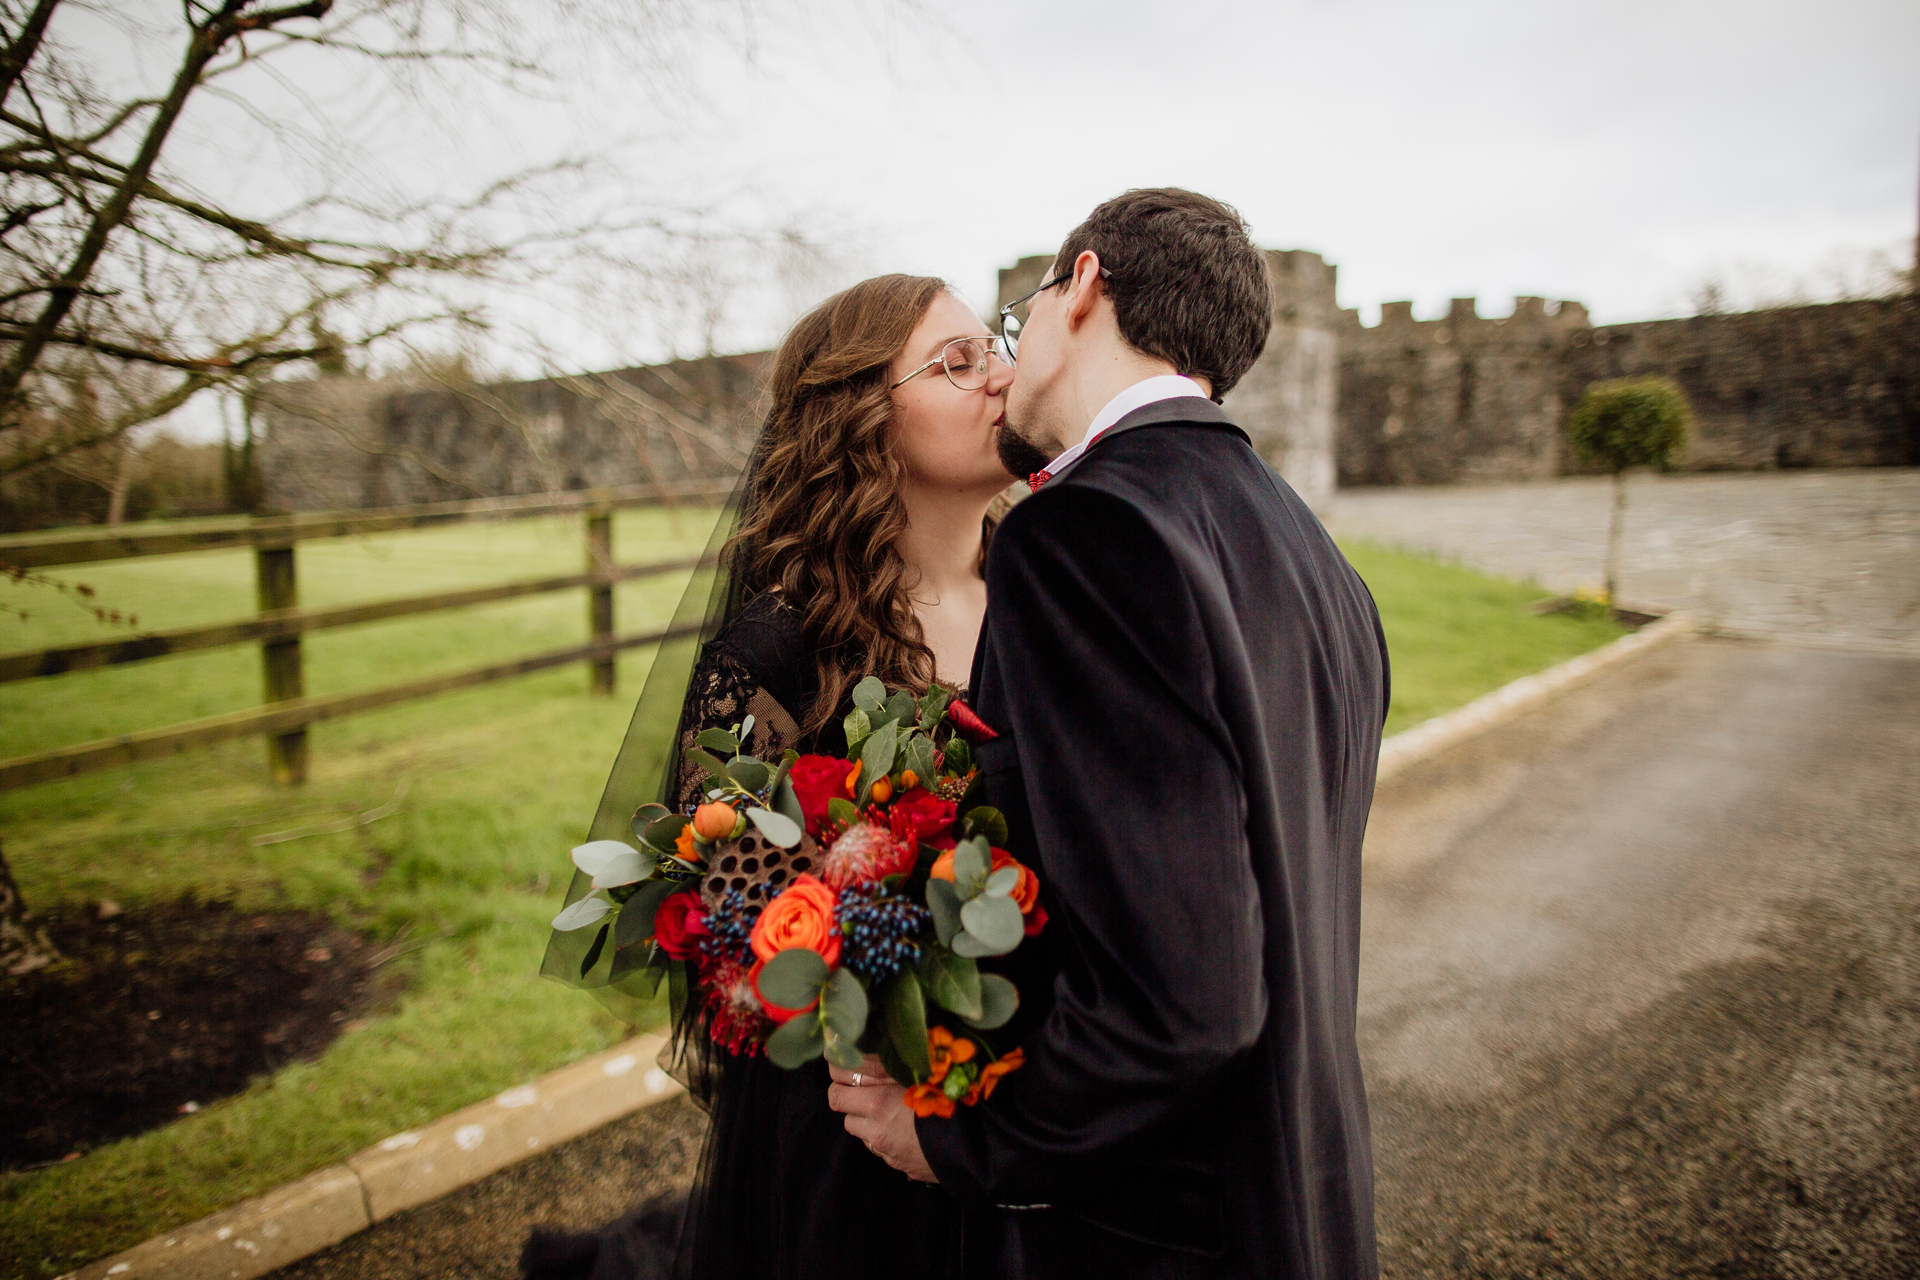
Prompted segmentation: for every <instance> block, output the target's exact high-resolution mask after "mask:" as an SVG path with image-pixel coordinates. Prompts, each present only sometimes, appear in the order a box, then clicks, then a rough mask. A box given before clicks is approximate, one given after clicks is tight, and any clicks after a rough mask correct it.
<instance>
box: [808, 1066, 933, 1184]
mask: <svg viewBox="0 0 1920 1280" xmlns="http://www.w3.org/2000/svg"><path fill="white" fill-rule="evenodd" d="M829 1071H830V1072H831V1074H832V1076H833V1083H832V1084H830V1085H828V1086H827V1105H828V1106H829V1107H832V1108H833V1109H834V1110H835V1111H838V1112H839V1113H840V1114H841V1115H843V1116H845V1117H846V1118H847V1120H846V1125H847V1132H848V1133H850V1134H852V1135H853V1136H854V1137H856V1138H858V1139H860V1141H862V1142H864V1143H866V1144H867V1150H869V1151H871V1152H873V1154H875V1155H877V1156H879V1157H880V1158H881V1159H882V1160H885V1161H886V1162H887V1163H888V1164H890V1165H892V1166H893V1167H894V1168H896V1169H898V1170H899V1171H900V1172H901V1173H904V1174H906V1175H907V1176H908V1177H909V1178H912V1179H913V1180H914V1181H915V1182H938V1181H940V1179H938V1178H936V1177H934V1176H933V1168H932V1166H930V1165H929V1164H928V1163H927V1158H926V1157H925V1156H924V1155H922V1154H920V1135H919V1134H918V1133H917V1132H915V1131H914V1127H913V1112H911V1111H909V1110H908V1109H907V1104H906V1101H905V1099H906V1093H907V1091H906V1089H904V1088H903V1087H901V1086H900V1085H897V1084H895V1083H894V1082H893V1080H892V1078H891V1077H889V1076H888V1075H887V1069H886V1068H885V1067H883V1066H881V1065H880V1059H878V1058H876V1057H874V1056H873V1055H872V1054H868V1055H867V1059H866V1061H865V1062H862V1063H861V1064H860V1069H859V1070H858V1071H845V1070H842V1069H841V1068H839V1067H830V1068H829ZM856 1079H857V1081H858V1083H855V1081H856Z"/></svg>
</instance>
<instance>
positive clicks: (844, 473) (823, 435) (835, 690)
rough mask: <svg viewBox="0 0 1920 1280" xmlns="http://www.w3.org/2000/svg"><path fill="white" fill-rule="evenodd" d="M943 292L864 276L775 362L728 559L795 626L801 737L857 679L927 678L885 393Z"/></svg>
mask: <svg viewBox="0 0 1920 1280" xmlns="http://www.w3.org/2000/svg"><path fill="white" fill-rule="evenodd" d="M946 287H947V286H946V284H945V283H944V282H943V281H940V280H936V279H932V278H930V277H927V276H907V275H888V276H876V277H875V278H873V279H871V280H865V281H862V282H861V283H859V284H857V285H854V286H853V287H852V288H851V289H847V290H845V291H844V292H842V293H837V294H835V295H834V296H833V297H831V298H828V299H827V300H826V301H825V302H823V303H821V304H820V305H819V306H817V307H815V308H814V309H813V310H812V311H811V312H809V313H808V314H807V315H806V316H805V317H803V318H802V319H801V320H800V322H799V323H798V324H796V325H794V326H793V329H792V330H791V331H790V332H789V333H788V334H787V336H786V340H785V341H783V342H782V343H781V344H780V350H779V351H777V352H776V353H775V354H774V358H773V372H772V375H771V378H770V379H769V383H768V387H767V400H768V404H769V408H768V411H767V417H766V425H765V426H764V427H763V428H762V432H761V439H760V445H759V449H758V451H757V453H758V471H757V474H756V476H755V478H754V481H753V485H752V490H751V492H750V493H749V494H748V495H747V502H746V504H745V513H744V515H743V518H742V520H741V523H740V527H739V529H738V530H737V531H736V532H735V534H734V536H733V539H732V541H731V542H730V543H729V544H728V555H729V558H730V563H731V565H732V569H733V572H734V574H735V575H736V578H737V580H738V581H739V583H740V585H741V587H742V588H743V589H744V593H745V594H746V595H747V596H753V595H757V594H759V593H760V592H762V591H773V590H778V591H780V592H781V593H782V595H783V596H784V597H785V598H786V600H787V601H788V602H790V603H791V604H792V605H793V606H794V607H795V608H797V609H799V610H800V613H801V615H802V617H803V618H804V620H805V630H806V636H807V641H808V644H809V645H810V647H811V648H812V650H813V655H814V666H815V671H816V673H817V675H818V677H819V682H820V693H819V696H818V697H817V698H816V699H815V700H814V704H813V706H812V707H810V708H807V709H805V710H804V711H802V710H801V709H800V708H795V711H796V712H797V713H799V716H800V720H801V726H802V729H803V731H804V732H806V733H808V734H811V733H814V732H816V731H818V730H819V729H820V728H821V727H822V726H824V725H826V724H827V723H828V722H829V721H831V720H832V719H833V718H834V715H835V713H836V712H837V711H838V709H839V707H840V704H841V702H842V700H843V699H844V698H845V697H846V696H847V693H848V691H849V690H850V689H851V688H852V686H853V685H854V683H855V682H856V681H858V680H859V679H860V678H861V677H862V676H865V675H876V676H879V677H880V679H881V680H883V681H885V682H886V683H887V684H888V685H889V686H890V687H894V688H906V689H912V690H914V691H916V692H923V691H925V690H926V689H927V688H928V687H929V686H930V685H931V684H932V683H933V682H934V662H933V650H931V649H929V648H928V647H927V643H926V640H925V638H924V636H923V635H922V634H921V631H920V620H919V619H918V618H917V617H916V616H915V615H914V612H913V604H912V601H911V600H909V599H908V595H907V588H908V585H909V584H908V581H907V565H906V562H905V561H903V560H902V559H901V558H900V553H899V551H898V550H897V543H898V542H899V539H900V535H901V533H902V532H903V531H905V529H906V527H907V507H906V502H905V501H904V500H903V498H902V497H901V488H902V485H903V482H904V479H905V469H904V467H903V466H902V464H901V462H900V460H899V458H898V457H897V456H896V454H895V452H894V449H893V438H894V430H893V427H894V422H893V392H892V388H891V387H890V386H889V385H888V384H889V383H891V382H892V381H893V379H892V376H891V375H892V369H893V361H894V358H895V357H896V356H898V355H899V354H900V352H901V350H902V348H904V347H905V346H906V344H907V339H908V338H909V337H911V336H912V334H913V331H914V329H915V327H916V326H918V325H919V323H920V321H921V319H922V317H924V316H925V315H926V314H927V308H928V307H930V306H932V305H933V301H934V299H935V298H937V297H939V296H940V294H941V293H942V292H944V291H945V289H946ZM993 524H994V521H993V519H992V517H988V518H987V519H986V520H985V521H984V522H983V526H982V535H983V537H984V536H985V535H988V534H991V532H992V529H993Z"/></svg>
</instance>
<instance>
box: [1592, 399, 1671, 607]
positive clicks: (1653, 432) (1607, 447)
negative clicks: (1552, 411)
mask: <svg viewBox="0 0 1920 1280" xmlns="http://www.w3.org/2000/svg"><path fill="white" fill-rule="evenodd" d="M1692 421H1693V408H1692V406H1690V405H1689V404H1688V403H1687V393H1686V392H1684V391H1682V390H1681V389H1680V386H1679V384H1678V383H1676V382H1674V380H1673V379H1671V378H1658V377H1646V378H1614V379H1612V380H1610V381H1607V382H1596V383H1594V384H1593V385H1592V386H1590V387H1588V388H1587V393H1586V394H1585V395H1583V396H1581V397H1580V403H1579V404H1577V405H1575V406H1574V407H1573V412H1572V413H1571V414H1569V415H1568V416H1567V442H1568V443H1569V444H1571V445H1572V446H1573V451H1574V453H1575V454H1577V455H1579V457H1580V458H1582V459H1583V460H1585V461H1587V462H1597V463H1599V464H1600V465H1601V466H1603V467H1605V468H1606V469H1607V470H1609V471H1611V472H1612V473H1613V522H1612V524H1611V526H1610V527H1609V528H1608V530H1607V606H1608V607H1609V608H1612V609H1618V608H1619V607H1620V595H1619V586H1620V541H1621V538H1622V537H1623V536H1624V533H1625V528H1626V523H1627V468H1629V467H1659V468H1660V469H1661V470H1663V471H1664V470H1666V469H1667V468H1669V467H1671V466H1672V465H1673V458H1674V455H1675V454H1677V453H1679V452H1680V449H1681V447H1682V446H1683V445H1685V444H1686V442H1687V428H1688V426H1689V425H1690V424H1691V423H1692Z"/></svg>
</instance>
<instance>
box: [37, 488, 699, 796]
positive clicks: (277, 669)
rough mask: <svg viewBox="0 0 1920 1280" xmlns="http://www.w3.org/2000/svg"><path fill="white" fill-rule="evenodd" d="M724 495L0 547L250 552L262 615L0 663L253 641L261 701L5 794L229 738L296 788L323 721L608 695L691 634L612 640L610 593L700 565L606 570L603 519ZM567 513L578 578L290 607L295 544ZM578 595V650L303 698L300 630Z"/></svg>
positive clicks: (67, 766)
mask: <svg viewBox="0 0 1920 1280" xmlns="http://www.w3.org/2000/svg"><path fill="white" fill-rule="evenodd" d="M726 492H727V490H726V489H724V488H720V487H716V486H713V485H710V484H687V485H678V486H667V487H664V488H663V487H660V486H637V487H632V488H624V489H597V490H582V491H579V492H574V493H562V494H539V495H534V496H531V497H523V498H487V499H480V500H477V501H473V502H447V503H435V504H432V505H429V506H414V507H391V508H387V509H384V510H376V511H354V512H317V513H312V514H306V515H294V516H277V517H269V518H264V519H261V518H255V519H248V518H240V519H228V520H208V521H196V522H194V523H192V524H191V525H187V526H185V527H170V528H165V529H130V530H125V531H110V532H100V531H93V530H86V531H79V532H61V533H53V534H28V535H21V536H14V537H6V538H0V567H4V566H11V567H15V568H19V569H38V568H43V567H47V566H51V565H63V564H86V563H94V562H98V561H103V560H118V559H127V558H130V557H134V556H149V555H171V554H178V553H181V552H190V551H215V550H227V549H233V548H237V547H251V548H253V550H254V555H255V573H256V585H257V588H258V591H257V597H258V600H259V605H260V612H259V614H258V615H257V616H255V617H252V618H245V619H239V620H235V621H230V622H221V623H213V624H209V625H203V626H195V627H181V628H176V629H174V630H171V631H160V632H152V633H149V634H146V635H138V636H133V637H130V638H127V639H124V640H113V641H103V642H99V643H94V644H81V645H65V646H57V647H54V648H49V649H38V650H30V651H26V652H21V653H11V654H0V683H6V682H9V681H15V680H30V679H37V678H42V677H57V676H61V675H65V674H69V673H71V672H76V671H84V670H88V669H92V668H98V667H104V666H115V665H120V664H123V663H129V662H144V661H148V660H151V659H155V658H163V657H169V656H171V655H174V654H180V653H189V652H192V651H195V650H199V649H211V648H220V647H224V646H229V645H236V644H248V643H253V642H256V641H257V642H258V643H259V645H260V657H261V672H262V676H263V684H264V686H265V699H264V701H265V705H263V706H260V707H256V708H252V709H249V710H246V711H235V712H230V713H228V714H226V715H219V716H211V717H208V718H206V719H202V720H193V721H188V722H187V723H184V724H176V725H169V726H166V727H164V728H160V729H150V730H145V731H142V732H140V733H133V734H123V735H121V736H118V737H114V738H107V739H102V740H100V741H96V742H86V743H80V744H78V745H76V746H71V747H61V748H59V749H57V750H53V751H43V752H38V753H36V754H33V755H26V756H17V757H14V758H13V759H10V760H0V791H5V790H10V789H13V788H16V787H24V786H31V785H33V784H35V783H41V782H51V781H54V780H56V779H60V778H69V777H73V776H75V775H77V774H82V773H90V772H93V771H94V770H98V769H109V768H114V767H117V766H121V765H127V764H133V763H135V762H137V761H141V760H152V759H157V758H159V757H162V756H168V755H172V754H174V753H176V752H180V751H185V750H189V749H192V748H195V747H201V746H207V745H210V744H212V743H215V742H222V741H226V740H228V739H232V738H241V737H251V736H258V735H265V736H266V738H267V760H268V764H269V766H270V767H271V769H272V771H273V776H274V778H275V780H276V781H279V782H282V783H288V784H292V783H299V782H304V781H305V780H306V776H307V766H308V748H307V728H308V726H309V725H312V724H314V723H317V722H318V721H321V720H332V719H337V718H339V717H342V716H349V715H356V714H358V713H360V712H363V711H372V710H375V709H378V708H380V707H388V706H393V705H394V704H396V703H401V702H411V701H414V700H416V699H419V698H426V697H432V696H434V695H436V694H441V693H447V692H451V691H452V690H455V689H465V688H470V687H472V686H474V685H481V684H490V683H492V682H494V681H497V680H510V679H513V678H515V677H518V676H523V675H529V674H531V673H533V672H535V671H544V670H546V669H548V668H550V667H558V666H564V665H566V664H568V663H573V662H583V663H585V664H586V666H587V670H588V680H589V687H590V689H591V690H592V692H594V693H595V694H599V695H602V696H605V695H610V694H612V692H613V687H614V669H615V667H614V663H615V659H616V658H617V656H618V655H619V653H620V652H621V651H622V650H626V649H632V648H637V647H639V646H641V645H647V644H656V643H661V642H664V641H667V640H673V639H677V638H680V637H683V636H685V635H688V634H690V632H688V631H686V630H674V629H668V630H664V631H650V632H644V633H634V634H629V635H624V636H620V635H615V634H614V607H613V604H614V602H613V589H614V587H615V585H616V584H618V583H621V582H626V581H630V580H632V579H635V578H644V577H652V576H657V575H660V574H666V573H674V572H679V571H683V570H691V569H695V568H697V567H699V565H700V564H701V563H702V562H701V561H700V560H699V559H698V558H681V559H674V560H661V561H655V562H651V563H646V564H631V565H617V564H615V563H613V515H612V513H613V512H614V511H615V510H618V509H627V508H633V507H645V506H658V505H667V504H672V503H675V502H682V501H701V500H712V499H715V498H719V497H722V496H724V495H725V493H726ZM562 514H580V515H582V516H583V517H584V534H585V543H586V567H585V570H584V571H583V572H581V573H572V574H560V575H555V576H552V577H544V578H527V579H521V580H519V581H514V582H504V583H496V584H494V585H491V586H485V587H470V588H465V589H463V590H459V591H446V592H439V593H436V594H433V595H420V596H404V597H395V598H392V599H387V600H371V601H366V602H363V603H358V604H347V605H334V606H329V607H325V608H316V609H302V608H300V607H299V599H298V595H299V592H298V580H297V577H296V574H295V564H294V547H295V544H297V543H299V542H304V541H309V540H312V539H316V538H338V537H345V536H349V535H353V534H362V533H381V532H389V531H393V530H401V529H421V528H428V527H432V526H436V525H446V524H459V523H465V522H470V521H482V520H524V519H530V518H533V517H537V516H550V515H562ZM582 587H584V588H585V589H586V596H587V622H588V632H589V639H588V640H587V642H586V643H585V644H578V645H568V646H565V647H562V648H557V649H548V650H545V651H543V652H540V653H535V654H530V655H528V656H526V657H523V658H517V659H514V660H512V661H509V662H499V663H491V664H488V665H485V666H479V667H470V668H467V669H465V670H462V671H453V672H447V673H443V674H441V675H437V676H428V677H425V678H423V679H419V680H410V681H405V682H402V683H399V684H390V685H384V686H380V687H378V688H373V689H358V690H352V691H349V692H346V693H336V694H328V695H326V696H324V697H312V698H310V697H307V696H306V688H305V671H304V666H303V663H302V659H301V646H300V638H301V636H303V635H305V634H306V633H307V632H309V631H319V630H323V629H326V628H329V627H344V626H351V625H354V624H356V623H362V622H374V621H379V620H382V619H386V618H399V617H406V616H409V615H412V614H420V613H431V612H437V611H439V610H443V609H458V608H464V607H467V606H470V605H477V604H487V603H490V602H492V601H496V600H511V599H514V598H516V597H519V596H526V595H536V594H541V593H545V592H553V591H567V590H573V589H576V588H582Z"/></svg>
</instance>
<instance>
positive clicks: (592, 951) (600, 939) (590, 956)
mask: <svg viewBox="0 0 1920 1280" xmlns="http://www.w3.org/2000/svg"><path fill="white" fill-rule="evenodd" d="M610 927H611V926H610V925H604V924H603V925H601V926H600V932H598V933H596V934H594V935H593V945H592V946H590V947H588V948H587V956H586V959H584V960H582V961H581V962H580V976H581V977H583V978H584V977H586V976H587V975H588V974H589V973H592V972H593V966H594V965H595V964H597V963H598V962H599V960H600V953H601V952H602V951H605V950H606V949H607V930H608V929H609V928H610Z"/></svg>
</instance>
